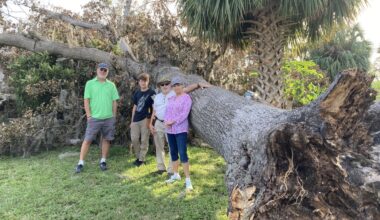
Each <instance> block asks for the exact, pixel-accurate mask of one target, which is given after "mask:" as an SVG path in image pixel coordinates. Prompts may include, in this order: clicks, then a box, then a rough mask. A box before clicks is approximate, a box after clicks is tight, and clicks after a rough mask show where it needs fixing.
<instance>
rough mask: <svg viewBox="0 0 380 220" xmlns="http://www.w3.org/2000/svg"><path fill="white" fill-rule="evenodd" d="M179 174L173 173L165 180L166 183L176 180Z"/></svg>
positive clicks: (178, 178)
mask: <svg viewBox="0 0 380 220" xmlns="http://www.w3.org/2000/svg"><path fill="white" fill-rule="evenodd" d="M180 179H181V176H180V175H179V174H173V175H172V176H171V177H170V178H169V179H168V180H166V181H165V182H166V183H174V182H175V181H177V180H180Z"/></svg>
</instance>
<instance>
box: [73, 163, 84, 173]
mask: <svg viewBox="0 0 380 220" xmlns="http://www.w3.org/2000/svg"><path fill="white" fill-rule="evenodd" d="M82 170H83V165H82V164H78V165H77V168H76V169H75V173H80V172H82Z"/></svg>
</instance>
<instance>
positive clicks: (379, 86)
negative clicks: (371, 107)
mask: <svg viewBox="0 0 380 220" xmlns="http://www.w3.org/2000/svg"><path fill="white" fill-rule="evenodd" d="M372 88H373V89H375V90H376V91H377V95H376V101H379V100H380V81H373V82H372Z"/></svg>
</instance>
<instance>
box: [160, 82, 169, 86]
mask: <svg viewBox="0 0 380 220" xmlns="http://www.w3.org/2000/svg"><path fill="white" fill-rule="evenodd" d="M168 85H170V82H167V83H161V85H160V86H168Z"/></svg>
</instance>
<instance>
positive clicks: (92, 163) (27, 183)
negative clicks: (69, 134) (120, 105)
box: [0, 146, 228, 219]
mask: <svg viewBox="0 0 380 220" xmlns="http://www.w3.org/2000/svg"><path fill="white" fill-rule="evenodd" d="M78 151H79V148H78V147H76V148H63V149H60V150H57V151H54V152H48V153H43V154H41V155H38V156H35V157H32V158H30V159H15V158H4V160H2V161H1V162H0V163H1V164H0V165H1V166H0V167H1V168H0V201H1V202H0V203H3V204H1V205H0V218H2V219H20V218H27V219H36V218H37V219H41V218H42V219H46V218H54V219H89V218H90V219H226V207H227V199H228V198H227V191H226V188H225V185H224V172H225V163H224V161H223V159H222V158H221V157H220V156H218V155H217V154H216V153H215V152H213V151H212V150H210V149H204V148H196V147H191V148H189V157H190V163H191V168H190V169H191V174H192V176H191V177H192V182H193V185H194V191H192V192H191V193H187V194H186V193H184V179H182V180H181V181H179V182H177V183H174V184H171V185H167V184H166V183H165V180H166V178H167V175H166V174H163V175H152V172H154V171H155V169H156V163H155V158H154V156H153V155H149V156H148V159H147V165H144V166H141V167H134V166H133V165H132V162H133V161H134V158H133V156H130V155H129V152H127V149H126V148H122V147H112V148H111V151H110V158H109V160H108V165H109V170H108V171H106V172H101V171H100V170H99V167H98V160H99V153H100V150H99V149H98V148H97V147H95V146H94V147H92V148H91V150H90V153H89V155H88V158H87V160H86V164H85V170H84V172H83V173H81V174H79V175H78V174H74V173H73V171H74V167H75V164H76V163H77V160H78V158H77V156H72V157H70V156H69V157H65V158H63V159H59V155H60V154H61V153H64V152H66V153H67V152H78ZM68 155H70V154H68ZM73 155H75V154H73ZM4 164H7V165H9V166H10V167H8V168H5V167H6V166H4Z"/></svg>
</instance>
